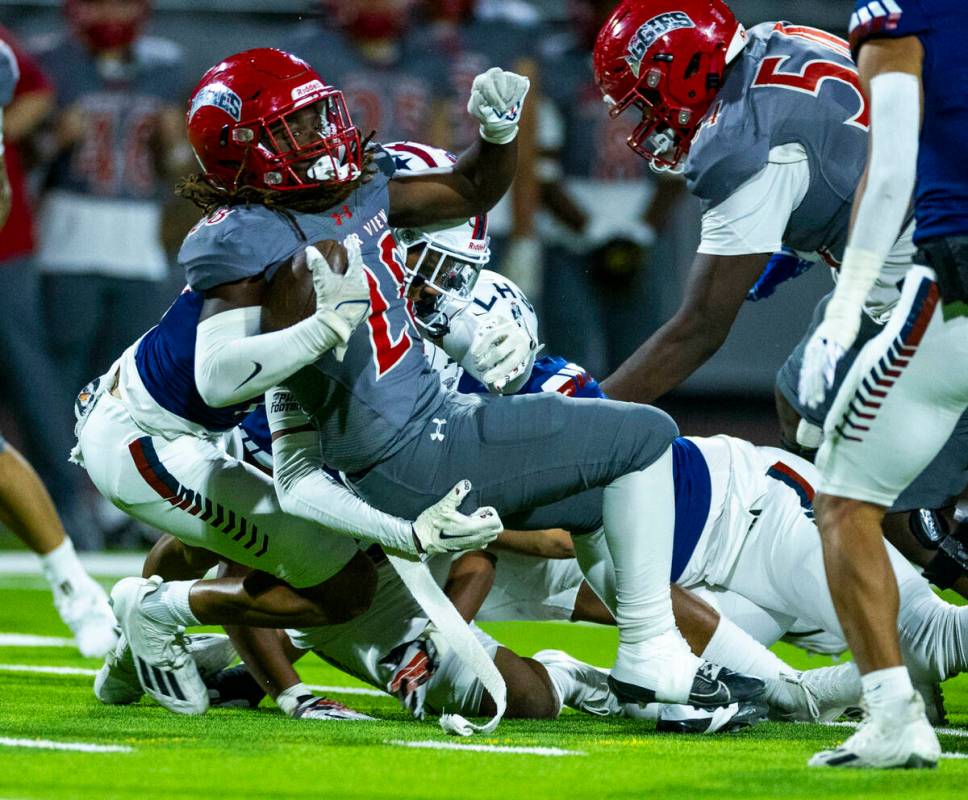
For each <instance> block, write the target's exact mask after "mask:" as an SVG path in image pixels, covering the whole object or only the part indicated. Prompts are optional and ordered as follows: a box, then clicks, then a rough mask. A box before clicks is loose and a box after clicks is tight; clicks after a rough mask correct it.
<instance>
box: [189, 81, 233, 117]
mask: <svg viewBox="0 0 968 800" xmlns="http://www.w3.org/2000/svg"><path fill="white" fill-rule="evenodd" d="M203 106H214V107H215V108H220V109H222V111H224V112H225V113H226V114H228V115H229V116H230V117H231V118H232V119H234V120H235V121H236V122H238V121H239V120H240V119H242V98H241V97H239V96H238V95H237V94H236V93H235V92H233V91H232V90H231V89H229V87H228V86H226V85H225V84H224V83H210V84H209V85H208V86H206V87H204V88H202V89H201V90H199V92H198V93H197V94H196V95H195V96H194V97H193V98H192V106H191V108H190V109H189V110H188V120H189V122H190V121H191V119H192V117H194V116H195V112H197V111H198V109H200V108H202V107H203Z"/></svg>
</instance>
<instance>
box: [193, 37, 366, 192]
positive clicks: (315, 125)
mask: <svg viewBox="0 0 968 800" xmlns="http://www.w3.org/2000/svg"><path fill="white" fill-rule="evenodd" d="M187 121H188V141H189V143H190V144H191V146H192V149H193V150H194V151H195V157H196V158H197V159H198V161H199V163H200V164H201V165H202V169H203V170H204V172H205V177H206V178H207V179H208V180H209V181H210V182H211V183H212V184H213V185H215V186H218V187H219V188H221V189H224V190H225V191H232V190H233V189H237V188H238V187H240V186H254V187H257V188H262V189H277V190H292V189H308V188H313V187H316V186H320V185H322V184H332V183H346V182H348V181H352V180H354V179H355V178H357V177H358V176H359V174H360V170H361V167H362V152H361V147H360V134H359V132H358V131H357V129H356V128H355V127H354V126H353V123H352V121H351V120H350V115H349V112H347V110H346V103H345V102H344V100H343V93H342V92H340V91H339V90H338V89H335V88H333V87H332V86H327V85H326V84H325V83H324V82H323V79H322V78H321V77H320V76H319V75H318V74H317V73H316V71H315V70H314V69H313V68H312V67H310V66H309V64H307V63H306V62H305V61H303V60H302V59H300V58H296V57H295V56H293V55H290V54H289V53H284V52H282V51H281V50H272V49H269V48H259V49H256V50H246V51H245V52H243V53H237V54H236V55H234V56H229V57H228V58H227V59H225V61H223V62H222V63H220V64H216V65H215V66H214V67H212V68H211V69H210V70H209V71H208V72H206V73H205V75H203V76H202V80H201V82H200V83H199V84H198V86H197V87H196V88H195V91H194V92H192V96H191V98H190V99H189V101H188V114H187Z"/></svg>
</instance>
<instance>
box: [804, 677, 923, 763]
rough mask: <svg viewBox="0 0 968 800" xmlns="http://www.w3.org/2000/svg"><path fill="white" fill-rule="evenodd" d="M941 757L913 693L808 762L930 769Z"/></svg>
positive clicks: (917, 699) (919, 699) (917, 697)
mask: <svg viewBox="0 0 968 800" xmlns="http://www.w3.org/2000/svg"><path fill="white" fill-rule="evenodd" d="M940 757H941V745H940V744H939V743H938V737H937V736H936V735H935V732H934V728H932V727H931V723H930V722H928V718H927V717H926V716H925V714H924V702H923V701H922V700H921V696H920V695H918V694H913V695H912V696H911V699H910V700H909V701H908V702H907V703H906V704H905V705H904V706H903V707H902V709H901V710H900V711H899V712H898V713H894V714H884V713H882V714H880V715H878V716H877V717H876V718H875V717H870V716H869V717H867V718H866V719H865V720H864V721H863V722H862V723H861V724H860V727H859V728H858V729H857V731H856V732H855V733H854V734H853V736H851V737H850V738H849V739H847V741H845V742H844V743H843V744H841V745H840V746H838V747H836V748H834V749H833V750H824V751H822V752H820V753H817V754H816V755H815V756H814V757H813V758H811V759H810V761H809V762H808V763H809V765H810V766H811V767H853V768H868V769H889V768H892V767H901V768H906V769H915V768H921V769H923V768H929V769H930V768H932V767H935V766H937V764H938V759H939V758H940Z"/></svg>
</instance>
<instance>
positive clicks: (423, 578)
mask: <svg viewBox="0 0 968 800" xmlns="http://www.w3.org/2000/svg"><path fill="white" fill-rule="evenodd" d="M387 559H388V560H389V561H390V563H391V564H392V565H393V568H394V569H395V570H396V571H397V574H398V575H399V576H400V580H402V581H403V583H404V585H405V586H406V587H407V589H409V590H410V593H411V594H412V595H413V596H414V599H415V600H416V601H417V602H418V603H419V604H420V607H421V608H422V609H423V610H424V612H425V613H426V614H427V616H428V617H429V618H430V621H431V622H432V623H433V624H434V625H435V626H436V628H437V631H438V632H439V634H440V635H441V636H442V637H443V639H444V640H445V641H446V642H448V643H449V644H450V646H451V647H453V648H454V652H455V653H456V654H457V656H458V658H460V660H461V661H463V662H464V664H465V665H466V666H467V667H468V668H469V669H470V670H471V672H473V673H474V675H475V677H476V678H477V679H478V680H479V681H480V682H481V683H482V684H483V686H484V689H485V691H487V693H488V694H489V695H490V696H491V697H492V699H493V700H494V705H495V706H496V707H497V713H496V714H495V715H494V716H493V717H491V719H490V720H489V721H488V722H486V723H485V724H484V725H477V724H475V723H473V722H470V721H469V720H467V719H465V718H464V717H462V716H461V715H460V714H446V713H443V714H441V715H440V727H441V728H443V730H444V731H445V732H446V733H449V734H452V735H454V736H471V735H473V734H474V733H490V732H491V731H493V730H494V729H495V728H496V727H497V726H498V723H500V721H501V718H502V717H503V716H504V712H505V710H506V709H507V686H506V685H505V683H504V678H503V677H502V676H501V673H500V672H499V671H498V669H497V667H496V666H495V665H494V661H493V660H492V659H491V658H490V656H488V654H487V652H486V651H485V650H484V648H483V646H482V645H481V643H480V642H479V641H478V640H477V637H476V636H475V635H474V632H473V631H472V630H471V629H470V627H468V625H467V623H466V622H465V621H464V619H463V617H461V615H460V614H458V613H457V609H456V608H454V606H453V604H452V603H451V602H450V600H448V599H447V596H446V595H445V594H444V593H443V591H442V590H441V588H440V587H439V586H438V585H437V582H436V581H435V580H434V579H433V576H432V575H431V574H430V570H429V569H427V565H426V564H424V563H423V562H420V561H409V560H407V559H405V558H401V557H400V556H395V555H391V554H389V553H387Z"/></svg>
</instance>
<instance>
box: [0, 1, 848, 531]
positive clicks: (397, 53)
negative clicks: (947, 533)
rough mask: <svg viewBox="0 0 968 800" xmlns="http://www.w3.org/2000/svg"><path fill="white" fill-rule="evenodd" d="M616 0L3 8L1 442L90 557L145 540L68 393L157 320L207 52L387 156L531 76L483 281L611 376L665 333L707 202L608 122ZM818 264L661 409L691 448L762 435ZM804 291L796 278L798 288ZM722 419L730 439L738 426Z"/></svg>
mask: <svg viewBox="0 0 968 800" xmlns="http://www.w3.org/2000/svg"><path fill="white" fill-rule="evenodd" d="M613 5H614V0H476V2H475V0H366V2H356V1H355V0H272V2H268V1H267V0H155V2H149V0H35V1H34V2H8V1H7V0H0V24H2V26H3V27H0V40H2V41H3V42H5V43H7V44H8V45H9V46H10V47H11V48H13V49H14V51H15V52H16V55H17V57H18V61H19V63H20V69H21V78H20V82H19V84H18V87H17V92H16V96H15V98H14V100H13V103H12V104H11V105H10V106H8V107H7V109H6V110H5V114H4V136H5V144H6V159H7V166H8V171H9V173H10V178H11V184H12V190H13V197H14V210H13V212H12V213H11V216H10V218H9V221H8V222H7V224H6V226H5V227H4V228H3V229H2V230H0V383H2V386H3V388H2V390H0V431H2V432H3V434H4V436H6V437H7V438H8V439H9V440H10V441H11V442H12V443H14V444H15V445H16V446H17V447H18V448H19V449H20V450H21V451H22V452H24V454H25V455H26V456H27V457H28V458H29V459H30V460H31V461H32V463H33V464H34V466H35V467H36V468H37V471H38V472H39V473H40V475H41V477H42V478H43V480H44V481H45V483H46V484H47V486H48V488H49V490H50V492H51V495H52V496H53V499H54V501H55V504H56V505H57V507H58V509H59V510H60V512H61V514H62V515H63V517H64V520H65V525H66V527H67V529H68V531H69V533H70V534H71V535H72V537H73V538H74V540H75V542H76V543H77V545H78V546H79V547H87V548H100V547H104V546H106V545H121V546H133V545H138V544H141V542H140V541H139V540H138V537H140V536H142V535H144V533H145V532H143V531H140V530H138V529H132V528H131V527H130V523H128V521H127V519H126V518H125V517H124V515H122V514H121V512H119V511H117V510H116V509H113V508H112V507H110V506H106V505H104V504H102V503H99V502H96V501H95V497H96V494H95V493H93V491H92V490H91V489H90V488H89V486H88V485H87V479H86V475H85V474H84V472H83V471H82V470H80V469H78V468H76V467H74V466H72V465H70V464H69V463H68V461H67V453H68V451H69V450H70V448H71V446H72V444H73V421H74V415H73V404H74V398H75V397H76V395H77V393H78V390H79V389H80V388H81V387H82V386H83V385H84V384H85V383H87V382H88V381H89V380H91V379H92V378H93V377H95V376H97V375H100V374H101V373H103V372H104V371H105V370H106V369H107V368H108V366H109V365H110V364H111V362H112V361H113V360H114V359H115V358H116V357H117V356H118V355H119V354H120V353H121V351H122V350H123V349H124V348H125V347H126V346H127V345H128V344H130V343H131V342H132V341H134V340H135V339H136V338H137V337H138V336H140V335H141V334H142V333H143V332H144V331H145V330H147V329H148V328H149V327H150V326H151V325H152V324H154V322H155V321H156V320H157V319H158V318H159V317H160V315H161V314H162V313H163V311H164V309H165V307H166V306H167V305H168V304H169V303H170V302H171V300H172V299H173V298H174V297H175V295H176V294H177V292H178V291H180V289H181V287H182V285H183V278H182V276H181V275H180V274H179V270H178V269H177V267H176V265H175V263H174V254H175V252H176V251H177V247H178V244H179V243H180V241H181V239H182V237H183V236H184V234H185V233H186V232H187V230H188V228H189V227H190V226H191V225H192V224H193V223H194V222H195V221H196V218H197V213H196V209H195V208H194V207H193V206H192V205H191V204H189V203H188V202H187V201H184V200H179V199H177V198H176V197H175V196H174V194H173V192H172V188H173V186H174V184H175V182H176V181H177V179H178V178H179V177H181V176H184V175H187V174H189V173H191V172H192V171H193V170H194V168H195V162H194V159H193V157H192V153H191V150H190V149H189V148H188V146H187V144H186V143H185V139H184V129H183V128H184V126H183V119H184V117H183V114H184V110H185V100H186V98H187V97H188V95H189V93H190V92H191V90H192V88H193V87H194V86H195V84H196V83H197V81H198V79H199V77H200V76H201V75H202V73H203V72H204V71H205V70H206V69H207V68H208V67H209V66H211V65H212V64H214V63H216V62H217V61H218V60H219V59H220V58H222V57H224V56H227V55H229V54H231V53H234V52H237V51H239V50H243V49H246V48H250V47H261V46H274V47H280V48H282V49H285V50H288V51H290V52H293V53H295V54H296V55H298V56H300V57H302V58H304V59H306V60H307V61H309V62H310V63H311V64H312V65H313V66H314V67H315V68H316V69H317V70H318V71H319V72H320V73H321V74H322V75H323V77H324V78H325V79H326V80H327V81H328V82H329V83H332V84H333V85H335V86H336V87H338V88H340V89H341V90H342V91H343V92H344V94H345V97H346V102H347V105H348V107H349V110H350V113H351V115H352V118H353V121H354V122H355V124H356V125H357V126H358V127H359V129H360V131H361V133H362V134H363V135H364V136H366V135H367V134H369V133H370V132H371V131H375V136H374V139H375V140H376V141H394V140H400V139H410V140H415V141H421V142H426V143H430V144H434V145H438V146H442V147H447V148H449V149H451V150H454V151H459V150H461V149H462V148H463V147H465V146H466V145H467V144H469V143H470V141H472V139H473V137H474V136H475V135H476V124H475V123H474V122H473V121H472V120H471V118H470V117H469V116H468V115H467V114H466V112H465V105H466V100H467V96H468V93H469V89H470V85H471V82H472V80H473V78H474V76H475V75H476V74H478V73H479V72H483V71H484V70H486V69H487V68H488V67H490V66H501V67H504V68H506V69H511V70H514V71H516V72H519V73H521V74H524V75H527V76H529V77H530V79H531V81H532V94H531V95H530V97H529V99H528V103H527V108H526V116H525V119H524V121H523V124H522V131H521V137H520V148H521V161H520V168H519V174H518V177H517V179H516V182H515V184H514V186H513V188H512V190H511V192H509V195H508V196H507V197H506V198H505V199H504V200H503V201H502V203H501V204H500V205H499V206H498V207H497V208H496V209H495V210H494V211H493V212H492V214H491V216H490V233H491V237H492V241H491V248H492V252H493V254H494V259H493V261H492V268H494V269H496V270H498V271H500V272H503V273H505V274H507V275H508V276H509V277H511V278H512V279H513V280H515V281H517V282H518V283H519V284H520V285H521V286H522V288H523V289H524V290H525V291H526V293H527V294H528V295H529V296H530V297H531V298H532V300H533V301H534V302H535V305H536V306H537V307H538V310H539V318H540V319H541V321H542V325H543V328H542V331H541V338H542V340H543V341H544V342H545V343H546V351H547V352H549V353H555V354H561V355H564V356H566V357H567V358H569V359H570V360H572V361H574V362H576V363H579V364H581V365H582V366H584V367H585V368H586V369H588V370H589V371H590V372H591V373H592V374H593V375H595V376H597V377H599V378H603V377H605V376H606V375H607V374H608V373H609V372H611V371H612V370H613V369H614V368H615V367H616V366H617V365H618V364H619V363H621V362H622V361H623V360H624V359H625V358H626V356H628V355H629V354H630V353H631V352H632V350H634V349H635V347H636V346H637V345H638V344H639V343H640V342H642V341H643V340H644V339H645V338H646V337H647V336H648V335H649V334H650V333H651V332H653V331H654V330H655V329H656V328H658V327H659V326H660V325H661V323H662V322H664V321H665V320H666V319H668V318H669V317H670V316H671V314H672V313H673V311H674V310H675V308H676V307H677V305H678V303H679V300H680V298H681V296H682V292H683V288H684V284H685V280H686V277H687V274H688V270H689V266H690V263H691V259H692V255H693V253H694V252H695V246H696V244H697V242H698V221H699V214H698V207H697V205H696V204H694V202H693V201H692V200H691V199H690V198H689V197H688V196H687V194H686V193H685V190H684V189H685V187H684V185H683V184H682V183H681V182H680V179H677V178H667V177H666V178H661V177H659V176H656V175H652V174H651V173H650V172H649V170H648V169H647V166H646V163H645V162H644V161H643V160H641V159H640V158H638V157H637V156H636V155H635V154H634V153H633V152H632V151H631V150H630V149H628V148H627V147H626V145H625V138H626V136H627V135H628V133H629V132H630V126H631V124H632V120H631V118H630V115H629V116H627V117H624V118H619V119H617V120H610V119H609V116H608V113H607V109H606V107H605V105H604V104H603V103H602V100H601V95H600V93H599V92H598V90H597V88H596V87H595V84H594V81H593V79H592V71H591V48H592V45H593V42H594V37H595V33H596V32H597V30H598V26H599V25H600V23H601V21H602V20H603V19H604V18H605V17H606V16H607V15H608V13H609V12H610V10H611V8H612V7H613ZM731 5H732V6H733V8H734V10H735V11H736V13H737V16H739V18H740V19H741V20H742V21H743V22H744V23H746V24H755V23H757V22H760V21H765V20H776V19H787V20H791V21H795V22H797V23H801V24H808V25H815V26H818V27H823V28H825V29H827V30H830V31H832V32H835V33H840V34H842V33H843V31H844V28H845V27H846V23H847V19H848V16H849V13H850V10H851V8H852V7H853V3H852V2H851V0H772V1H770V0H735V2H732V3H731ZM829 281H830V279H829V277H828V276H827V275H825V274H822V270H820V269H819V268H817V269H814V270H812V271H811V273H808V274H807V275H806V276H804V278H802V279H800V281H799V285H798V288H797V291H795V292H784V291H783V290H782V289H781V290H780V291H779V292H777V294H776V295H775V296H773V297H771V298H770V299H769V300H768V301H766V302H760V303H755V304H749V303H748V304H747V306H748V308H747V309H746V310H745V311H744V313H743V314H742V315H741V317H740V320H739V322H738V324H737V326H736V327H735V328H734V331H733V333H732V335H731V337H730V339H729V341H728V342H727V344H726V346H725V347H724V348H723V349H722V350H721V351H720V353H719V354H718V355H717V356H716V357H715V358H714V359H712V361H710V362H709V363H708V364H707V365H706V366H705V367H704V368H703V369H702V370H700V371H699V372H698V373H697V374H696V375H695V376H694V377H693V378H692V379H690V381H688V382H687V383H686V385H685V386H684V387H683V388H682V389H681V390H680V391H679V392H678V393H677V395H676V396H674V397H672V398H671V399H670V400H669V402H668V403H667V404H665V405H666V407H667V408H669V409H670V410H673V412H674V413H675V412H677V411H679V412H681V414H682V415H685V420H686V421H685V422H684V421H683V416H680V424H681V427H682V428H683V430H684V431H686V432H690V433H710V432H715V431H716V430H718V429H723V430H726V431H728V432H732V433H741V434H745V435H747V436H750V437H752V438H754V439H757V440H759V441H763V442H769V443H773V442H772V441H771V437H772V436H773V430H774V422H773V411H772V403H771V400H770V398H771V396H772V386H773V378H774V374H775V372H776V370H777V368H778V367H779V366H780V364H781V363H782V362H783V359H784V358H785V357H786V355H787V354H788V353H789V351H790V350H791V349H792V347H793V345H794V344H795V343H796V341H797V340H798V339H799V337H800V336H801V334H802V332H803V330H804V329H805V328H806V326H807V322H808V320H809V317H810V314H811V312H812V310H813V305H814V301H815V300H816V298H817V297H819V295H820V294H821V293H822V292H823V291H824V290H825V289H826V288H827V287H828V286H829ZM804 283H805V284H807V286H804V285H803V284H804ZM730 426H731V427H730Z"/></svg>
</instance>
